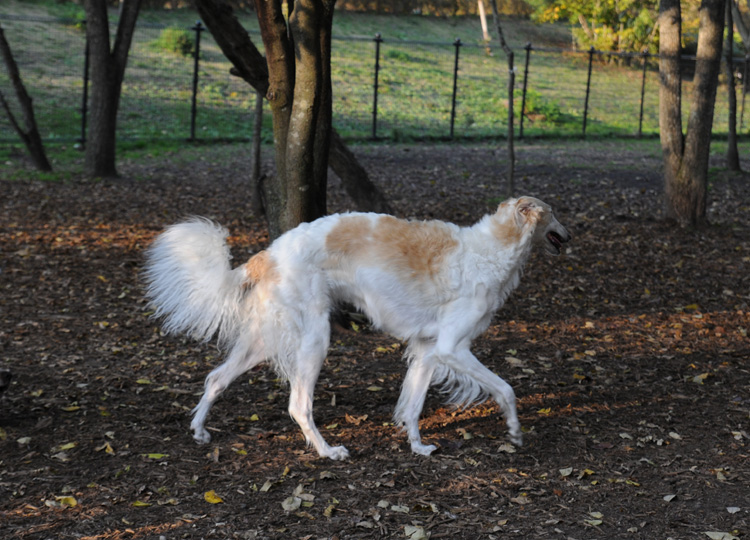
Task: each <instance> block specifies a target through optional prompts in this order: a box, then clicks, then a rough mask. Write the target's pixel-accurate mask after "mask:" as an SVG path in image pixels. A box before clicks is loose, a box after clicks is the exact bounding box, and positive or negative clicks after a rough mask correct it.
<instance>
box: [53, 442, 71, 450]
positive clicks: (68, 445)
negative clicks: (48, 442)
mask: <svg viewBox="0 0 750 540" xmlns="http://www.w3.org/2000/svg"><path fill="white" fill-rule="evenodd" d="M76 446H78V443H77V442H69V443H65V444H60V445H58V446H55V447H54V448H52V449H51V450H50V452H64V451H65V450H72V449H73V448H75V447H76Z"/></svg>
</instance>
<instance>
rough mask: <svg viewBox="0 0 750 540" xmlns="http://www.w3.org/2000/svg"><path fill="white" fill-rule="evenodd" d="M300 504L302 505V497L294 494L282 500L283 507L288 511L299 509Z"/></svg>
mask: <svg viewBox="0 0 750 540" xmlns="http://www.w3.org/2000/svg"><path fill="white" fill-rule="evenodd" d="M300 506H302V499H300V498H299V497H295V496H294V495H292V496H291V497H287V498H286V499H284V500H283V501H281V507H282V508H283V509H284V510H286V511H287V512H292V511H294V510H297V509H298V508H299V507H300Z"/></svg>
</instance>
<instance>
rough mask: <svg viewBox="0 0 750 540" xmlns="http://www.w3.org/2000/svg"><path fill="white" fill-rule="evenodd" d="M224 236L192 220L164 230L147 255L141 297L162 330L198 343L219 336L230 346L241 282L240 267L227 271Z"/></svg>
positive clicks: (211, 226) (235, 329)
mask: <svg viewBox="0 0 750 540" xmlns="http://www.w3.org/2000/svg"><path fill="white" fill-rule="evenodd" d="M227 235H228V233H227V231H226V229H224V228H223V227H221V226H220V225H217V224H216V223H214V222H212V221H209V220H206V219H201V218H193V219H191V220H189V221H186V222H183V223H179V224H177V225H173V226H171V227H169V228H167V229H166V230H165V231H164V233H162V234H161V235H159V237H158V238H157V239H156V240H155V241H154V243H153V244H152V245H151V247H150V248H149V249H148V251H147V254H146V257H147V261H146V267H145V280H146V285H147V289H146V296H147V297H148V299H149V301H150V305H151V307H153V308H154V310H155V312H154V316H155V317H164V326H163V327H164V330H166V331H167V332H171V333H182V332H184V333H186V334H188V335H190V336H191V337H193V338H195V339H199V340H203V341H207V340H209V339H211V338H212V337H213V336H214V334H216V333H217V332H218V333H219V343H220V344H227V343H231V342H232V341H233V340H234V339H235V337H236V335H237V332H238V326H239V320H240V314H239V307H240V305H241V299H242V296H243V294H244V287H243V285H244V284H245V282H246V281H247V277H246V273H245V271H244V269H243V267H242V266H240V267H238V268H236V269H235V270H232V268H231V266H230V262H229V261H230V260H231V258H232V256H231V254H230V253H229V247H228V246H227V244H226V237H227Z"/></svg>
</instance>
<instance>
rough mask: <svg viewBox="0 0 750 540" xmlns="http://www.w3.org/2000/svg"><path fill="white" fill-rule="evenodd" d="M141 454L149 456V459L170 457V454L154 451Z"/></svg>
mask: <svg viewBox="0 0 750 540" xmlns="http://www.w3.org/2000/svg"><path fill="white" fill-rule="evenodd" d="M141 455H142V456H143V457H145V458H148V459H155V460H159V459H164V458H168V457H169V454H158V453H153V454H141Z"/></svg>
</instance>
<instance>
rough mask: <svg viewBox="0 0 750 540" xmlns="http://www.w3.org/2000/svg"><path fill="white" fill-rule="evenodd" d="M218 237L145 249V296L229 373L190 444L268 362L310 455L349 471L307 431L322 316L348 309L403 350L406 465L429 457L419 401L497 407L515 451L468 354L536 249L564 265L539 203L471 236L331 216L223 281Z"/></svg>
mask: <svg viewBox="0 0 750 540" xmlns="http://www.w3.org/2000/svg"><path fill="white" fill-rule="evenodd" d="M226 236H227V232H226V230H225V229H223V228H221V227H220V226H219V225H216V224H215V223H213V222H210V221H208V220H204V219H200V218H196V219H192V220H190V221H187V222H184V223H180V224H177V225H173V226H171V227H169V228H168V229H167V230H166V231H165V232H164V233H162V234H161V235H160V236H159V237H158V238H157V239H156V240H155V242H154V243H153V245H152V246H151V247H150V248H149V250H148V255H147V258H148V260H147V266H146V272H145V276H146V280H147V283H148V290H147V295H148V297H149V298H150V300H151V304H152V306H154V307H155V310H156V312H155V315H156V316H163V317H164V318H165V323H164V328H165V330H167V331H171V332H186V333H188V334H190V335H191V336H193V337H195V338H198V339H203V340H208V339H210V338H211V337H212V336H213V335H214V334H216V333H217V332H218V334H219V342H220V344H222V345H223V346H225V347H226V348H227V349H228V354H227V358H226V360H225V362H224V363H223V364H221V365H220V366H219V367H217V368H216V369H214V370H213V371H212V372H211V373H209V375H208V376H207V377H206V383H205V393H204V394H203V397H202V399H201V400H200V402H199V403H198V406H197V407H196V408H195V410H194V411H193V413H194V418H193V421H192V424H191V429H192V430H193V432H194V437H195V440H196V441H198V442H199V443H206V442H208V441H209V440H210V435H209V434H208V432H207V431H206V429H205V427H204V423H205V420H206V415H207V414H208V410H209V409H210V407H211V405H212V404H213V402H214V401H215V400H216V398H217V397H218V396H219V395H220V394H221V393H222V391H224V389H226V388H227V386H228V385H229V384H230V383H231V382H232V381H233V380H234V379H236V378H237V377H239V376H240V375H242V374H243V373H245V372H246V371H248V370H249V369H251V368H253V367H254V366H256V365H258V364H260V363H261V362H264V361H265V362H269V363H270V364H271V365H272V366H273V367H274V368H275V369H276V370H277V372H278V373H279V374H280V375H281V376H282V377H284V378H286V379H287V380H288V381H289V382H290V386H291V389H290V393H291V395H290V399H289V413H290V414H291V416H292V418H294V420H295V421H296V422H297V423H298V424H299V426H300V428H302V432H303V433H304V435H305V437H306V439H307V441H308V443H309V444H312V445H313V446H314V447H315V449H316V450H317V451H318V454H320V455H321V456H324V457H329V458H331V459H345V458H346V457H348V455H349V452H348V451H347V449H346V448H344V447H343V446H336V447H331V446H330V445H328V443H327V442H326V441H325V440H324V439H323V437H322V436H321V434H320V432H319V431H318V429H317V427H316V426H315V422H314V421H313V414H312V409H313V391H314V387H315V383H316V381H317V378H318V374H319V372H320V369H321V366H322V364H323V361H324V360H325V357H326V353H327V350H328V343H329V339H330V323H329V313H330V312H331V309H332V308H333V307H334V306H335V305H336V304H337V303H339V302H347V303H349V304H353V305H354V306H356V307H357V308H358V309H360V310H361V311H362V312H363V313H364V314H366V315H367V316H368V317H369V318H370V319H371V320H372V323H373V324H374V326H376V327H377V328H379V329H381V330H383V331H385V332H388V333H389V334H392V335H393V336H395V337H397V338H399V339H402V340H404V341H406V342H407V343H408V348H407V357H408V364H409V367H408V370H407V372H406V376H405V378H404V383H403V388H402V391H401V396H400V398H399V400H398V404H397V406H396V410H395V414H394V417H395V420H396V421H397V422H398V423H399V424H401V425H403V427H404V428H405V431H406V433H407V435H408V437H409V442H410V443H411V449H412V451H413V452H416V453H418V454H423V455H429V454H430V453H431V452H432V451H433V450H435V446H433V445H426V444H423V443H422V441H421V438H420V435H419V415H420V413H421V411H422V407H423V405H424V400H425V396H426V394H427V390H428V388H429V386H430V385H432V384H442V385H443V386H444V387H445V389H446V390H447V391H448V394H449V401H450V402H453V403H456V404H464V405H465V404H471V403H473V402H476V401H477V400H479V399H483V398H486V397H488V396H490V397H492V398H494V399H495V401H497V403H498V404H499V405H500V407H501V409H502V411H503V413H504V414H505V417H506V421H507V424H508V428H509V431H510V438H511V440H512V441H513V443H515V444H517V445H520V444H521V426H520V424H519V422H518V416H517V414H516V397H515V394H514V393H513V389H512V388H511V387H510V385H508V384H507V383H506V382H505V381H504V380H503V379H501V378H500V377H498V376H497V375H495V374H494V373H493V372H492V371H490V370H489V369H487V368H486V367H485V366H484V365H482V364H481V363H480V362H479V360H477V359H476V357H475V356H474V355H473V354H472V353H471V351H470V350H469V347H470V345H471V341H472V340H473V339H474V338H475V337H476V336H477V335H479V334H480V333H481V332H483V331H484V330H485V329H486V328H487V326H488V325H489V323H490V319H491V317H492V314H493V313H494V312H495V310H497V309H498V308H499V307H500V306H502V305H503V303H504V302H505V300H506V298H507V297H508V295H509V294H510V293H511V291H513V289H515V288H516V287H517V286H518V283H519V280H520V277H521V272H522V269H523V266H524V264H525V262H526V260H527V259H528V257H529V254H530V253H531V250H532V248H534V247H535V246H543V247H544V248H545V249H546V250H547V251H548V252H550V253H552V254H555V255H557V254H559V253H560V248H561V246H562V244H563V243H564V242H567V241H568V240H570V238H571V236H570V234H569V233H568V231H567V230H565V228H564V227H563V226H562V225H560V223H559V222H558V221H557V219H555V217H554V215H553V214H552V210H551V209H550V207H549V206H548V205H547V204H545V203H543V202H542V201H540V200H538V199H534V198H532V197H521V198H518V199H509V200H507V201H505V202H503V203H502V204H500V206H499V207H498V209H497V212H496V213H495V214H492V215H487V216H485V217H484V218H483V219H482V220H481V221H479V222H478V223H477V224H475V225H474V226H472V227H463V228H462V227H458V226H456V225H453V224H450V223H444V222H441V221H425V222H418V221H404V220H401V219H396V218H394V217H391V216H387V215H379V214H358V213H352V214H337V215H331V216H327V217H323V218H320V219H318V220H316V221H314V222H312V223H304V224H302V225H300V226H299V227H297V228H295V229H293V230H291V231H289V232H287V233H286V234H284V235H282V236H281V237H279V238H278V239H277V240H276V241H275V242H273V244H271V246H270V247H269V248H268V249H267V250H264V251H261V252H260V253H258V254H257V255H255V256H253V257H251V258H250V260H249V261H248V262H247V263H245V264H243V265H241V266H239V267H237V268H235V269H231V266H230V263H229V260H230V255H229V249H228V248H227V245H226V243H225V238H226Z"/></svg>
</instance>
